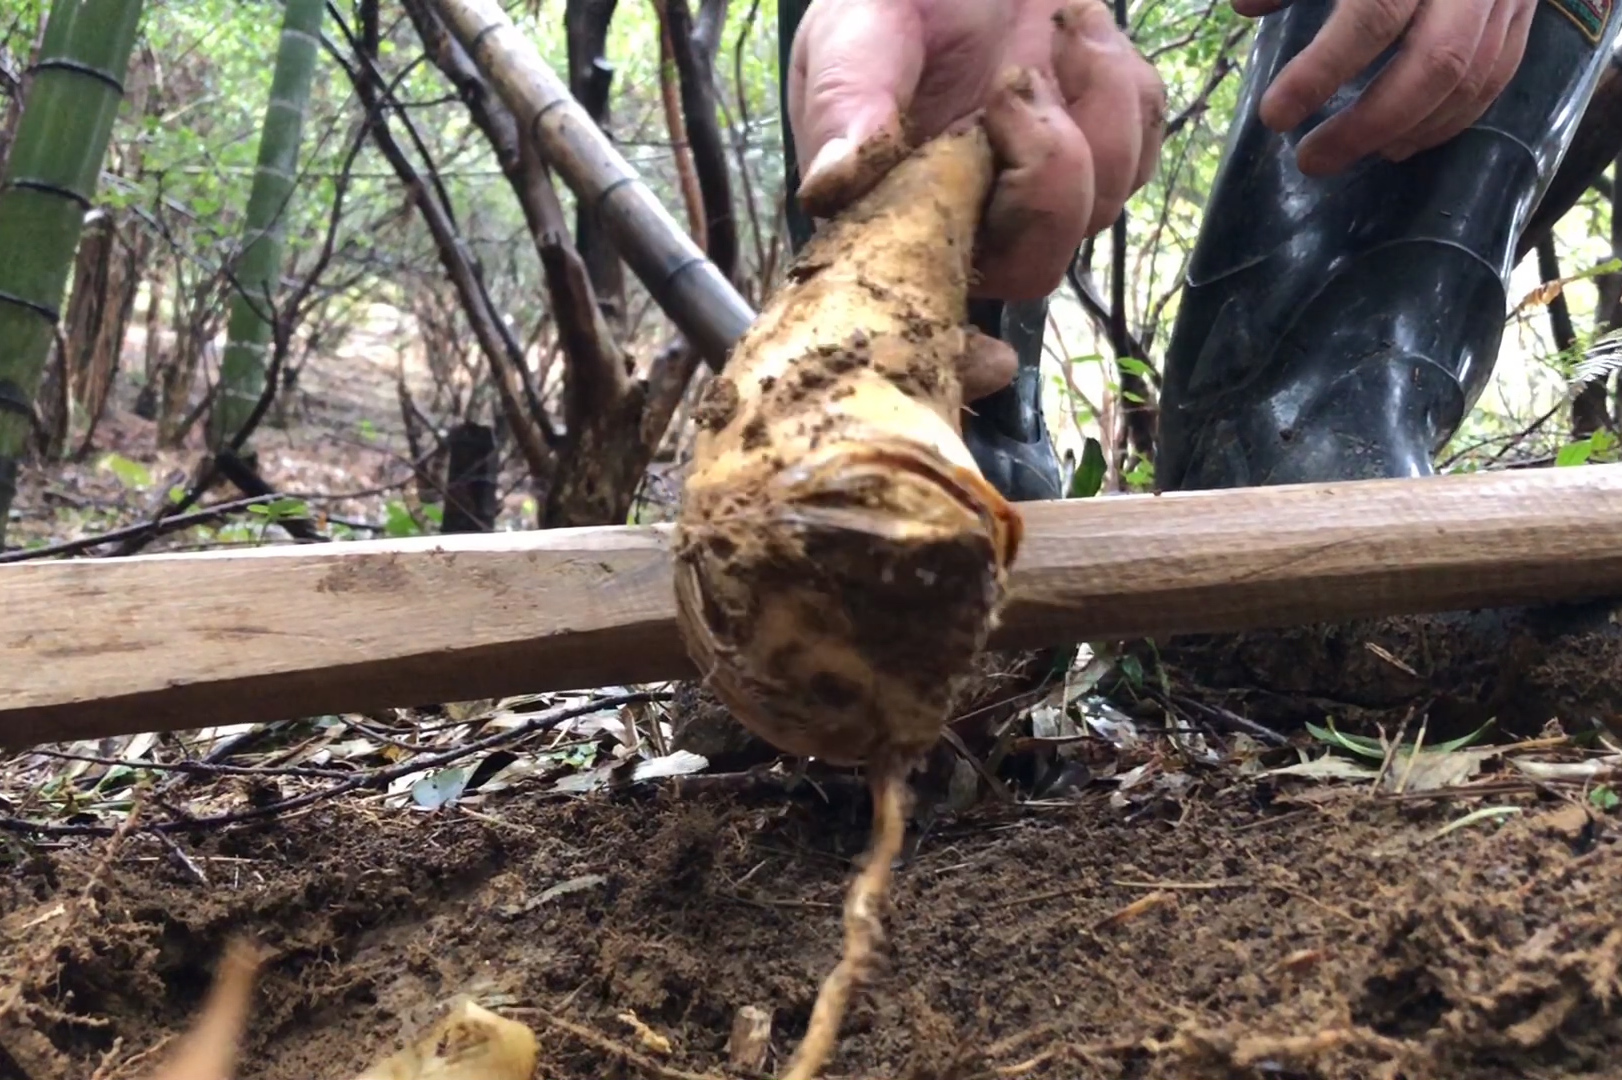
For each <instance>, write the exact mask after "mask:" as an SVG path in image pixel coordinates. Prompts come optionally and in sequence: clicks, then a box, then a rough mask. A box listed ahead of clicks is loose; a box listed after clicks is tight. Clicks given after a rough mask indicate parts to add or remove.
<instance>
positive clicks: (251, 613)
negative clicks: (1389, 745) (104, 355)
mask: <svg viewBox="0 0 1622 1080" xmlns="http://www.w3.org/2000/svg"><path fill="white" fill-rule="evenodd" d="M1021 510H1022V513H1023V514H1024V517H1025V522H1026V538H1025V543H1024V547H1023V549H1022V551H1021V553H1020V556H1019V559H1018V561H1017V563H1016V566H1015V572H1014V576H1013V582H1012V588H1013V598H1012V602H1011V604H1010V607H1009V609H1008V611H1007V616H1006V619H1005V623H1004V625H1003V627H1002V629H1001V630H1000V631H999V634H998V636H997V638H996V642H995V643H996V644H998V645H1002V646H1019V647H1026V646H1037V645H1050V644H1062V643H1067V642H1073V641H1081V640H1103V639H1117V638H1126V637H1135V636H1142V635H1149V636H1157V635H1166V634H1170V633H1184V632H1203V631H1220V630H1239V629H1247V628H1257V627H1264V626H1282V625H1290V624H1297V623H1302V622H1310V621H1317V620H1328V619H1341V618H1354V617H1363V616H1374V615H1383V614H1404V613H1419V612H1430V611H1445V610H1457V609H1463V608H1472V607H1481V606H1491V605H1497V604H1511V603H1522V602H1536V601H1545V600H1560V599H1568V600H1569V599H1582V598H1589V597H1602V596H1608V595H1622V466H1609V465H1607V466H1588V467H1583V468H1573V469H1553V470H1538V471H1516V472H1505V473H1494V474H1478V475H1466V476H1447V477H1437V478H1431V479H1423V480H1390V481H1384V480H1383V481H1374V482H1364V483H1355V484H1336V485H1304V486H1292V487H1274V488H1253V489H1245V490H1236V491H1218V492H1200V493H1187V494H1175V495H1159V496H1151V495H1143V496H1120V497H1111V498H1102V499H1088V500H1076V501H1069V502H1058V503H1038V504H1025V505H1024V506H1022V507H1021ZM668 536H669V533H668V531H667V529H665V528H663V527H647V528H600V529H571V530H558V531H551V532H522V533H502V534H495V535H483V536H457V537H424V538H413V539H408V540H388V541H366V542H354V543H342V544H323V545H300V546H293V545H288V546H277V547H268V548H260V549H255V550H250V551H232V552H219V553H202V554H184V555H153V556H141V557H136V558H130V559H83V560H75V561H58V562H39V563H18V564H15V565H8V566H0V742H3V743H4V745H6V746H8V747H12V748H16V747H20V746H26V745H32V744H37V743H40V742H46V741H55V740H62V739H70V738H85V737H95V736H102V735H110V734H119V733H126V732H133V731H156V730H173V729H180V728H190V727H199V726H205V725H212V724H222V723H239V722H247V721H264V720H273V719H284V718H290V717H298V716H307V715H315V714H321V713H330V712H340V711H346V710H362V709H369V708H379V707H386V706H391V705H394V706H400V705H413V704H423V703H428V702H440V701H449V700H467V699H473V698H481V697H490V696H496V695H503V694H510V693H521V692H531V691H546V690H561V689H571V688H586V687H593V686H601V685H609V684H624V683H639V682H653V681H659V680H664V679H670V678H676V677H686V676H690V675H692V674H693V673H694V672H693V669H692V667H691V666H690V664H689V662H688V661H687V659H686V656H685V653H684V652H683V650H682V647H681V643H680V641H679V639H678V637H677V634H676V628H675V604H674V599H673V596H672V591H671V576H670V553H669V550H668V547H667V541H668Z"/></svg>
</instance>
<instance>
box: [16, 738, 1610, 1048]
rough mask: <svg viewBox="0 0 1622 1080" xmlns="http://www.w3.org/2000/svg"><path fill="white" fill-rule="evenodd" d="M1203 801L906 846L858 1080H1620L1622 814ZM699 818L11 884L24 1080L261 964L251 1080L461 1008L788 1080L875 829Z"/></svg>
mask: <svg viewBox="0 0 1622 1080" xmlns="http://www.w3.org/2000/svg"><path fill="white" fill-rule="evenodd" d="M1195 780H1196V782H1195V783H1194V785H1193V786H1192V787H1191V788H1189V789H1187V790H1185V791H1184V792H1183V794H1182V795H1181V796H1178V797H1175V798H1174V797H1170V796H1162V797H1160V798H1157V799H1155V800H1152V801H1150V802H1148V803H1143V804H1136V805H1129V806H1127V807H1124V808H1117V807H1116V806H1114V805H1112V803H1111V801H1110V799H1109V797H1108V793H1107V792H1105V791H1103V790H1101V789H1100V788H1097V787H1094V788H1084V789H1081V791H1080V793H1079V794H1078V795H1077V796H1075V797H1074V798H1072V799H1070V800H1054V801H1050V802H1042V803H1034V804H1032V803H1027V804H1025V805H1023V806H1017V807H1016V806H1013V805H1007V804H999V803H996V802H995V801H991V802H986V803H982V804H980V805H978V806H975V807H972V808H970V809H968V810H966V811H964V812H962V813H959V814H957V815H955V816H947V817H943V818H937V819H936V821H935V823H934V825H933V826H932V827H931V828H929V829H928V830H927V831H926V832H925V833H924V834H923V835H921V836H918V835H915V836H913V837H912V841H913V842H912V843H911V844H910V845H909V849H908V853H907V856H906V859H905V861H904V864H903V865H901V866H900V867H899V869H898V872H897V876H896V884H895V891H894V909H893V911H892V914H891V916H890V918H889V927H890V940H889V942H888V963H887V967H886V970H884V971H883V972H881V973H880V974H879V976H878V980H877V982H876V984H875V985H874V986H873V987H872V988H871V989H870V990H869V991H868V992H867V993H865V994H864V995H862V996H861V997H860V998H859V999H858V1000H857V1002H856V1003H855V1007H854V1008H853V1011H852V1014H851V1016H850V1017H849V1019H848V1021H847V1024H846V1027H845V1036H844V1040H843V1042H842V1043H841V1045H840V1047H839V1050H838V1052H837V1055H836V1058H835V1060H834V1062H833V1065H832V1068H831V1071H830V1075H839V1076H861V1077H874V1078H877V1077H885V1078H907V1080H926V1078H928V1080H944V1078H948V1077H950V1078H962V1080H966V1078H969V1077H990V1076H1028V1077H1036V1078H1042V1077H1052V1078H1060V1077H1063V1078H1066V1080H1076V1078H1086V1077H1123V1078H1125V1077H1137V1078H1149V1077H1156V1078H1166V1080H1179V1078H1195V1077H1200V1078H1206V1077H1258V1078H1260V1077H1271V1078H1286V1080H1287V1078H1314V1080H1316V1078H1323V1080H1329V1078H1334V1080H1353V1078H1358V1080H1363V1078H1376V1077H1380V1078H1388V1080H1398V1078H1401V1080H1420V1078H1427V1077H1447V1078H1450V1080H1488V1078H1492V1080H1498V1078H1508V1077H1535V1078H1543V1077H1566V1078H1570V1077H1592V1078H1599V1077H1602V1076H1607V1077H1614V1076H1615V1075H1616V1068H1617V1067H1616V1065H1615V1062H1616V1061H1617V1060H1619V1055H1622V1015H1619V1013H1618V1010H1617V1008H1616V1005H1617V999H1618V992H1619V990H1622V981H1619V980H1622V975H1619V966H1622V858H1619V857H1618V856H1619V855H1622V850H1619V844H1618V840H1617V830H1616V818H1615V817H1614V816H1612V815H1600V814H1596V813H1593V812H1591V811H1588V810H1586V809H1584V807H1583V806H1581V805H1579V804H1577V803H1574V802H1565V801H1562V800H1561V799H1559V798H1555V797H1552V796H1551V797H1548V798H1546V799H1542V800H1536V799H1533V798H1532V797H1526V798H1523V799H1521V800H1519V805H1520V806H1521V807H1522V809H1523V811H1524V812H1523V813H1522V814H1520V815H1519V816H1516V817H1513V818H1510V819H1508V820H1507V821H1505V822H1503V823H1497V824H1495V823H1493V822H1491V821H1485V820H1483V821H1477V822H1475V823H1470V824H1466V825H1464V826H1463V827H1459V828H1455V829H1453V830H1452V831H1450V832H1447V833H1446V834H1445V835H1442V836H1440V837H1438V835H1437V834H1438V831H1439V830H1440V829H1442V827H1443V826H1445V825H1447V824H1448V823H1450V822H1457V821H1458V819H1459V818H1460V817H1461V816H1462V815H1463V814H1464V813H1465V812H1466V810H1467V809H1468V807H1461V806H1460V805H1459V804H1458V803H1457V802H1454V801H1447V800H1409V801H1390V800H1376V799H1373V798H1371V797H1370V796H1369V795H1368V794H1367V793H1366V791H1364V790H1361V789H1358V788H1354V787H1353V786H1351V785H1303V786H1300V787H1295V788H1285V787H1282V786H1278V785H1276V784H1271V783H1268V782H1266V781H1264V780H1259V779H1242V778H1238V777H1235V776H1231V775H1226V774H1224V773H1222V772H1220V771H1214V770H1213V771H1208V772H1207V773H1204V774H1199V775H1196V777H1195ZM681 783H682V782H680V781H667V782H664V783H663V784H661V785H659V786H653V785H644V786H640V787H637V788H633V789H629V790H627V791H622V792H619V793H602V794H596V795H590V796H582V797H574V798H569V799H560V798H557V797H542V796H539V795H536V794H534V793H530V794H527V795H526V794H523V793H517V794H513V795H511V796H504V798H503V800H502V801H500V802H492V803H486V804H485V805H484V806H483V808H482V809H481V810H480V811H479V812H477V813H473V812H469V811H464V810H458V809H455V808H452V809H448V810H442V811H439V812H436V813H434V814H420V815H410V814H401V813H388V814H384V813H380V812H378V811H376V810H375V809H373V808H371V807H370V806H369V804H368V803H367V802H366V801H364V800H354V801H342V802H339V801H335V802H331V803H324V804H317V805H316V806H315V807H314V808H312V809H311V810H310V811H308V812H306V813H304V814H303V815H302V816H294V817H291V818H289V819H286V820H282V821H277V822H271V823H267V824H263V825H256V826H251V827H239V828H237V829H235V830H234V831H230V832H225V833H215V834H208V835H202V836H197V837H185V836H181V837H179V838H177V840H176V841H175V844H176V845H177V847H178V850H181V851H183V852H184V853H185V855H186V856H187V858H189V860H190V861H191V863H192V865H193V866H194V867H195V868H196V869H198V870H201V876H202V878H204V879H206V883H205V882H204V881H203V880H199V875H198V874H197V873H196V870H193V869H188V867H187V866H186V864H185V862H184V861H183V860H182V859H181V858H180V857H179V856H177V855H176V854H175V853H174V852H175V849H172V848H171V847H170V846H169V845H167V844H166V843H165V842H163V841H160V840H159V839H157V838H154V837H151V836H150V835H134V836H131V837H128V838H127V839H125V840H124V841H123V842H122V845H121V846H120V847H119V848H118V849H117V850H116V851H114V852H111V857H109V853H110V849H109V847H108V842H107V841H104V840H97V841H93V842H88V843H85V844H82V845H80V844H74V845H69V846H63V847H61V848H57V849H54V850H43V851H34V852H32V853H26V854H25V853H23V852H22V851H21V849H17V848H14V849H13V852H14V854H15V855H16V857H17V862H16V864H15V865H14V866H13V867H12V868H11V870H10V872H9V873H8V874H7V875H6V876H5V878H4V882H3V884H0V897H3V904H4V916H3V919H0V930H3V932H4V933H5V935H6V938H7V947H6V949H5V959H4V961H0V962H3V963H4V964H5V968H4V970H3V971H0V978H3V982H0V987H5V986H9V987H11V988H13V989H15V988H18V987H20V988H21V989H22V990H23V992H24V998H23V1003H22V1004H21V1005H19V1006H18V1007H17V1008H14V1009H12V1010H10V1012H9V1015H8V1016H7V1018H6V1019H5V1020H4V1022H3V1024H0V1045H3V1046H4V1048H5V1050H6V1051H7V1052H8V1053H9V1055H10V1056H11V1058H13V1059H15V1061H14V1063H7V1062H5V1061H4V1060H3V1059H0V1075H4V1074H6V1073H7V1068H8V1066H9V1065H13V1064H14V1066H15V1068H16V1069H17V1070H18V1071H19V1074H20V1075H23V1076H26V1077H30V1078H32V1080H56V1078H66V1077H75V1078H83V1077H89V1076H91V1075H92V1074H95V1075H97V1076H100V1077H116V1076H129V1075H132V1074H137V1073H139V1071H140V1066H139V1065H133V1066H132V1065H130V1064H129V1063H130V1058H131V1056H132V1055H136V1054H139V1053H141V1052H142V1051H144V1050H146V1049H148V1048H150V1047H151V1046H153V1045H154V1044H155V1043H157V1042H158V1041H159V1040H160V1039H162V1038H164V1037H165V1036H170V1035H173V1034H175V1033H177V1032H178V1031H180V1030H181V1029H183V1028H184V1027H186V1026H187V1025H188V1023H189V1022H190V1020H191V1018H192V1015H193V1011H194V1010H195V1009H196V1008H197V1006H198V1005H199V1002H200V999H201V996H202V994H203V992H204V990H205V988H206V986H207V982H208V978H209V975H210V971H211V969H212V966H213V964H214V962H215V960H216V959H217V957H218V956H219V955H220V953H221V951H222V949H223V947H224V944H225V942H226V941H227V940H228V937H229V935H230V934H231V933H234V932H239V931H241V932H248V933H251V934H253V935H254V936H256V937H257V938H258V939H259V940H260V941H262V942H263V943H264V944H265V945H268V946H269V947H270V948H271V949H272V950H273V954H272V958H271V960H270V962H269V963H268V964H267V966H266V968H265V971H264V974H263V977H262V981H261V983H260V986H259V989H258V991H257V994H256V997H255V1011H254V1015H253V1017H252V1021H251V1025H250V1030H249V1033H248V1040H247V1044H246V1046H245V1048H244V1054H245V1061H244V1065H243V1067H242V1069H241V1070H240V1074H239V1075H240V1077H241V1080H261V1078H262V1080H311V1078H332V1080H342V1078H344V1077H348V1076H352V1075H354V1074H356V1073H358V1072H359V1071H360V1070H361V1069H363V1068H364V1067H365V1066H366V1065H367V1064H368V1063H369V1062H371V1061H372V1060H373V1059H375V1058H377V1057H380V1056H382V1055H383V1054H385V1053H387V1052H389V1051H391V1050H392V1049H393V1048H395V1047H396V1046H398V1045H399V1044H400V1043H401V1041H402V1040H404V1039H405V1038H407V1037H408V1036H409V1035H410V1034H412V1033H413V1032H416V1031H418V1030H420V1029H421V1028H422V1027H424V1026H426V1025H427V1024H428V1023H430V1022H431V1021H432V1020H433V1019H434V1018H435V1017H436V1016H437V1015H438V1014H439V1012H440V1010H441V1009H442V1008H443V1007H444V1005H445V1004H446V1003H447V1002H448V1001H450V1000H451V999H452V998H453V996H454V995H456V994H459V993H468V994H472V995H474V996H475V997H476V999H477V1000H479V1001H480V1002H481V1003H484V1004H486V1005H488V1006H490V1007H493V1008H496V1009H498V1010H499V1011H503V1012H505V1013H507V1014H508V1015H512V1016H515V1017H517V1018H520V1019H523V1020H525V1021H526V1022H528V1023H530V1024H531V1025H532V1026H533V1027H534V1028H535V1029H536V1031H537V1033H538V1034H539V1036H540V1038H541V1042H542V1066H541V1069H540V1070H539V1072H538V1075H541V1076H547V1077H560V1078H561V1077H581V1078H585V1077H594V1078H596V1077H602V1078H613V1077H620V1076H632V1075H639V1076H646V1075H649V1073H648V1072H647V1071H646V1070H645V1069H643V1068H639V1067H637V1066H635V1065H631V1064H626V1063H625V1062H624V1061H622V1060H621V1059H620V1058H618V1057H617V1056H616V1055H615V1054H613V1053H610V1052H609V1051H607V1050H604V1049H602V1048H601V1047H600V1046H596V1045H588V1044H587V1043H586V1042H585V1041H582V1040H581V1039H579V1038H578V1037H576V1036H575V1035H572V1034H569V1033H566V1032H564V1031H563V1030H561V1029H559V1028H557V1027H555V1026H553V1025H552V1024H551V1023H550V1022H549V1020H548V1018H550V1017H556V1018H562V1019H565V1020H568V1021H570V1022H572V1023H574V1024H577V1025H581V1026H584V1027H586V1028H589V1029H591V1030H593V1031H595V1032H598V1033H600V1035H601V1036H602V1037H604V1038H606V1039H609V1040H613V1041H614V1042H615V1043H620V1044H623V1045H629V1046H633V1047H634V1046H635V1045H636V1032H635V1030H634V1029H633V1027H632V1026H631V1025H630V1024H629V1023H628V1021H627V1020H626V1019H625V1018H624V1014H627V1013H634V1016H635V1018H636V1019H637V1020H640V1021H641V1022H642V1023H645V1024H646V1025H648V1026H649V1027H651V1028H652V1029H653V1031H655V1032H658V1033H659V1034H661V1035H664V1036H665V1037H667V1038H668V1039H669V1040H670V1041H671V1043H672V1044H673V1048H674V1049H673V1052H672V1053H671V1054H670V1055H669V1056H668V1057H659V1056H658V1055H657V1054H651V1055H649V1056H651V1057H653V1058H654V1059H655V1060H656V1061H657V1062H658V1063H659V1064H660V1065H661V1066H662V1067H664V1068H668V1069H681V1070H688V1071H690V1072H708V1073H712V1074H717V1075H743V1074H741V1073H738V1072H736V1071H733V1070H729V1067H728V1065H727V1053H726V1043H727V1038H728V1033H729V1031H730V1029H731V1026H732V1022H733V1017H734V1015H735V1013H736V1012H737V1011H738V1009H739V1008H740V1007H742V1006H747V1005H754V1006H757V1007H760V1008H763V1009H766V1010H768V1011H770V1012H771V1013H772V1014H773V1017H774V1037H773V1054H774V1056H773V1058H772V1059H771V1060H769V1061H768V1062H767V1070H768V1071H770V1070H774V1069H776V1068H778V1067H780V1066H781V1064H782V1063H783V1061H784V1060H786V1057H787V1055H788V1053H789V1052H790V1051H791V1050H792V1049H793V1046H794V1044H795V1043H796V1041H797V1040H798V1038H799V1035H800V1034H801V1032H803V1030H804V1028H805V1024H806V1021H807V1018H808V1014H809V1010H810V1007H811V1003H812V1000H813V998H814V995H815V992H816V988H817V984H818V981H819V980H820V979H821V977H822V976H823V975H824V974H825V973H826V971H827V970H828V969H829V968H830V967H831V965H832V964H833V963H834V961H835V959H836V957H837V949H838V947H839V905H840V901H841V897H842V893H843V890H844V888H845V885H846V883H847V881H848V879H849V875H850V873H851V868H852V861H853V859H854V858H856V857H858V856H859V854H860V852H861V850H862V848H863V846H864V845H865V843H866V828H867V816H868V810H867V805H866V801H865V798H864V797H863V796H862V795H861V793H860V791H861V789H860V787H859V786H858V785H854V784H839V783H835V784H828V785H822V787H821V792H822V793H821V794H820V795H819V793H818V791H817V790H816V789H815V788H813V786H811V785H801V786H800V787H799V788H798V789H796V791H795V793H793V794H789V793H785V792H783V791H781V790H779V791H775V792H774V791H771V790H769V789H762V790H753V789H750V790H741V791H733V792H717V791H714V790H710V791H706V792H702V793H693V792H691V791H684V790H683V788H682V786H681ZM1510 801H1516V800H1510ZM93 875H99V883H98V884H95V885H93V886H91V887H89V888H88V889H87V882H89V881H90V880H91V878H92V876H93ZM53 935H58V936H60V943H59V944H58V945H56V946H54V947H51V945H50V943H51V942H53V941H55V940H56V937H54V936H53ZM42 943H43V944H44V946H45V947H41V946H42ZM11 993H12V991H11V990H0V1000H5V999H10V997H11ZM644 1053H645V1054H647V1053H648V1052H647V1051H645V1050H644ZM118 1063H123V1064H118ZM104 1065H105V1066H107V1067H106V1068H104V1070H103V1071H101V1072H99V1073H98V1072H97V1069H98V1067H99V1066H104Z"/></svg>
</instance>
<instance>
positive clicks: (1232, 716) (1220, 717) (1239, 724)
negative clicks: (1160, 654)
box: [1149, 687, 1290, 746]
mask: <svg viewBox="0 0 1622 1080" xmlns="http://www.w3.org/2000/svg"><path fill="white" fill-rule="evenodd" d="M1149 694H1150V696H1151V697H1154V698H1156V699H1158V700H1159V701H1160V703H1161V704H1162V705H1184V706H1187V707H1188V708H1190V709H1193V710H1194V711H1195V712H1197V713H1200V714H1201V715H1202V716H1204V717H1205V718H1206V719H1208V720H1214V721H1216V722H1217V723H1218V724H1219V725H1221V726H1223V727H1225V728H1227V729H1228V730H1229V731H1230V732H1233V731H1240V732H1243V733H1245V734H1246V735H1249V736H1250V737H1251V738H1253V739H1255V740H1257V741H1258V742H1264V743H1267V744H1268V745H1269V746H1288V745H1290V740H1289V739H1288V738H1287V737H1285V736H1283V735H1280V734H1279V733H1278V732H1276V731H1274V730H1273V729H1272V728H1270V727H1267V726H1266V725H1264V724H1258V723H1257V722H1256V721H1254V720H1250V719H1247V718H1245V717H1243V716H1240V715H1239V714H1238V713H1236V712H1232V711H1230V710H1228V709H1224V708H1222V707H1221V706H1220V705H1207V704H1206V703H1205V702H1203V701H1197V700H1195V699H1194V698H1191V697H1188V696H1186V695H1183V694H1172V695H1169V696H1168V695H1166V694H1163V693H1161V692H1160V691H1158V690H1155V689H1154V688H1152V687H1151V688H1149Z"/></svg>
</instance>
